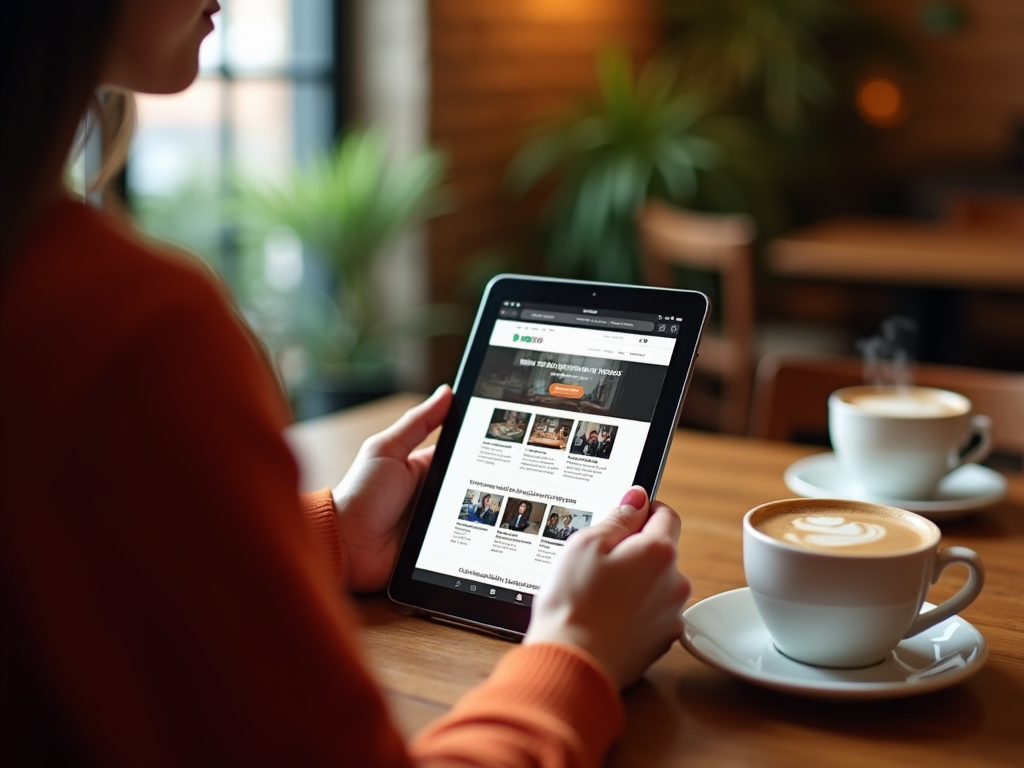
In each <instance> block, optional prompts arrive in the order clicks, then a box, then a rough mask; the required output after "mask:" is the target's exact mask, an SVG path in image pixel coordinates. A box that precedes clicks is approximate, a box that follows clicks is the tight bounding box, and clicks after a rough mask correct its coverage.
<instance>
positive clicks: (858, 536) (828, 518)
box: [782, 515, 886, 548]
mask: <svg viewBox="0 0 1024 768" xmlns="http://www.w3.org/2000/svg"><path fill="white" fill-rule="evenodd" d="M791 525H792V527H793V528H796V529H798V531H799V532H798V531H788V532H786V533H784V534H783V536H782V538H784V539H785V540H786V541H790V542H793V543H794V544H805V545H810V546H815V547H822V548H839V547H851V546H856V545H857V544H870V543H871V542H873V541H878V540H879V539H881V538H883V537H884V536H885V533H886V530H885V528H884V527H883V526H881V525H878V524H876V523H864V522H857V521H852V520H847V519H846V518H845V517H842V516H840V515H807V516H806V517H798V518H796V519H795V520H793V521H792V522H791Z"/></svg>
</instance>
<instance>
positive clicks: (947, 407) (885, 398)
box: [850, 394, 960, 418]
mask: <svg viewBox="0 0 1024 768" xmlns="http://www.w3.org/2000/svg"><path fill="white" fill-rule="evenodd" d="M850 403H851V405H855V406H857V407H858V408H859V409H861V410H862V411H865V412H867V413H872V414H876V415H878V416H902V417H904V418H927V417H931V416H950V415H952V414H955V413H958V412H960V409H958V408H956V407H955V406H954V405H952V404H951V403H949V402H947V401H945V400H940V399H938V398H926V397H919V396H913V395H898V394H893V395H861V396H859V397H855V398H851V400H850Z"/></svg>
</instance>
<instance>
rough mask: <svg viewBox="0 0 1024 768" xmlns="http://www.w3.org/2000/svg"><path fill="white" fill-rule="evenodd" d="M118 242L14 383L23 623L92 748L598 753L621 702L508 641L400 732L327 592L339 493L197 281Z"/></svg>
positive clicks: (11, 556) (583, 676)
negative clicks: (467, 682) (114, 262)
mask: <svg viewBox="0 0 1024 768" xmlns="http://www.w3.org/2000/svg"><path fill="white" fill-rule="evenodd" d="M67 237H68V238H69V239H71V238H70V235H67ZM108 245H110V248H109V249H108V250H111V251H112V250H113V249H114V248H115V247H122V248H123V247H124V246H122V245H120V244H118V243H112V244H108ZM73 246H74V243H73V242H71V243H69V244H63V243H62V246H61V247H73ZM98 247H99V246H97V248H98ZM128 257H129V258H126V259H125V262H124V263H125V264H127V265H129V266H126V267H123V268H122V267H121V266H118V270H120V271H111V273H110V274H109V275H107V276H105V278H104V280H103V282H102V287H101V288H97V289H96V295H95V296H91V297H89V301H88V302H85V301H84V300H81V299H79V298H78V297H79V296H81V295H82V294H83V290H84V289H83V288H82V287H83V286H86V285H87V284H89V281H90V280H93V281H94V282H95V280H94V278H93V277H92V272H93V271H95V270H94V268H93V269H92V270H90V269H89V268H87V267H86V266H84V261H85V260H84V259H83V267H82V272H81V277H80V279H78V280H77V282H75V281H70V279H69V282H71V283H73V284H74V285H75V286H76V288H78V289H79V290H78V292H77V293H69V299H68V301H65V302H62V303H55V304H54V307H55V309H51V310H50V312H51V314H52V315H53V317H52V318H49V317H48V319H47V321H48V322H50V321H51V320H52V323H53V327H54V331H53V339H54V340H53V341H52V343H49V344H46V343H40V342H39V341H38V340H36V341H35V342H34V343H33V344H25V345H21V346H18V345H17V344H14V343H12V344H11V346H10V348H11V349H14V350H15V354H13V356H12V357H11V359H12V360H14V362H13V363H12V368H13V369H15V370H26V371H32V372H33V378H32V379H31V380H28V379H24V386H21V384H18V381H21V379H12V380H11V381H10V382H8V384H7V385H6V386H7V388H6V389H5V390H4V392H5V394H6V395H9V397H8V398H7V401H8V402H18V403H19V404H20V406H21V407H20V408H19V409H9V411H8V413H7V414H6V415H5V422H4V423H5V430H4V434H3V438H2V445H3V447H4V449H3V459H4V462H5V468H7V469H9V470H10V472H9V473H8V474H6V476H5V487H4V496H3V498H4V501H5V503H4V505H3V513H2V515H0V521H2V524H3V530H2V533H3V535H2V536H0V555H2V557H0V561H2V563H3V568H2V569H0V575H2V578H3V580H4V584H3V587H4V590H7V589H11V590H14V589H16V590H17V595H18V599H17V601H15V602H11V603H10V604H11V608H10V611H9V614H10V615H9V616H8V618H9V619H10V624H9V626H10V627H12V628H15V629H16V630H17V632H18V633H19V636H21V637H23V642H19V643H18V646H19V647H23V648H27V649H30V652H31V654H32V658H31V659H29V660H27V662H26V668H27V669H38V670H44V672H40V674H39V675H38V677H37V679H36V680H35V682H34V683H33V688H34V689H35V691H36V695H41V692H45V695H47V696H49V697H50V698H51V699H52V701H53V702H54V709H55V711H58V712H59V713H60V717H61V722H65V723H67V724H68V725H67V732H68V733H69V734H70V735H71V738H72V742H73V743H74V745H76V746H75V748H76V749H77V751H78V753H79V754H80V756H81V758H82V759H81V760H80V762H83V763H90V764H91V763H96V764H102V765H110V766H122V765H123V766H134V765H147V766H153V767H154V768H159V767H160V766H165V765H166V766H177V765H247V766H263V765H267V766H280V765H302V766H320V765H323V766H344V765H351V766H360V767H361V768H362V767H364V766H365V767H366V768H390V767H391V766H396V767H397V766H403V767H404V766H411V765H414V764H419V765H423V766H431V767H433V766H440V765H450V764H452V763H456V764H459V765H471V766H472V765H479V766H493V765H501V766H509V768H511V767H512V766H524V767H525V766H536V765H542V766H549V767H554V766H574V767H577V766H578V767H579V768H583V767H584V766H593V765H596V764H597V763H598V762H599V760H600V759H601V756H602V755H603V753H604V751H605V750H606V749H607V746H608V744H609V743H610V741H611V740H612V739H613V738H614V736H615V735H616V733H617V732H618V730H619V728H620V727H621V719H622V715H621V704H620V703H619V701H618V697H617V695H616V693H615V691H614V689H613V687H612V686H611V685H610V683H609V682H608V681H607V680H606V679H605V677H604V675H603V673H602V672H601V671H600V670H599V668H598V666H597V665H596V663H594V661H593V660H591V659H588V658H586V657H585V656H584V655H582V654H581V653H579V652H577V651H575V650H572V649H569V648H564V647H558V646H531V647H525V648H516V649H512V650H511V651H510V652H509V653H508V654H507V656H506V658H505V659H504V660H503V661H502V662H501V663H500V664H499V665H498V667H497V669H496V670H495V672H494V674H493V675H492V676H491V677H490V678H489V679H488V680H487V681H485V682H484V683H483V684H482V685H481V686H479V687H478V688H477V689H475V690H474V691H472V692H470V693H469V694H468V695H467V697H465V699H463V701H461V702H460V703H459V704H458V705H457V706H456V707H455V708H454V709H453V710H452V711H451V712H450V713H449V714H447V715H446V716H444V717H443V718H442V719H441V720H440V721H439V722H437V723H436V724H434V725H433V726H431V727H430V728H429V729H427V731H426V732H425V733H424V734H422V735H421V736H420V737H419V738H418V739H417V740H416V741H415V742H414V743H413V744H411V745H407V744H406V743H405V742H404V741H403V740H402V738H401V737H400V735H399V734H398V731H397V729H396V728H395V726H394V724H393V722H392V720H391V718H390V715H389V712H388V708H387V705H386V702H385V700H384V696H383V695H382V692H381V689H380V688H379V687H378V685H377V684H376V682H375V681H374V680H373V678H372V675H371V674H370V672H369V671H368V670H367V668H366V667H365V665H364V664H363V663H362V661H361V659H360V653H359V648H358V641H357V638H356V631H355V627H356V626H357V619H356V616H355V611H354V609H353V607H352V605H351V603H349V602H348V600H347V599H346V598H345V597H344V595H339V592H338V589H337V576H338V574H339V573H340V572H341V570H342V566H343V565H344V564H343V562H342V548H341V542H340V539H339V538H338V531H337V529H336V526H335V525H334V519H333V505H332V504H331V502H330V494H329V492H327V491H321V492H319V493H317V494H311V495H308V496H305V497H300V494H299V493H298V490H297V489H298V471H297V467H296V465H295V461H294V459H293V458H292V456H291V453H290V452H289V449H288V447H287V444H286V442H285V440H284V438H283V436H282V429H283V426H284V422H283V418H282V415H281V409H280V406H279V402H278V396H277V394H276V391H275V389H274V386H273V384H272V382H270V381H269V379H268V377H267V374H266V371H265V370H264V368H263V366H262V365H261V363H260V362H259V361H258V359H257V357H256V355H255V354H254V353H253V350H252V348H251V346H250V345H249V344H248V342H247V341H246V339H245V337H244V335H243V334H242V333H241V331H240V329H239V327H238V325H237V322H236V321H235V318H234V317H233V316H232V315H231V313H230V312H229V311H228V310H227V309H226V308H225V307H224V305H223V302H222V301H221V299H220V297H219V296H218V295H217V292H216V291H215V290H214V289H213V287H212V286H210V285H209V284H208V282H207V281H206V280H205V278H200V277H199V276H197V275H194V274H192V273H191V272H189V271H188V270H181V269H177V268H174V269H170V268H167V269H163V268H161V270H160V271H158V274H157V275H156V277H155V279H154V276H153V275H151V274H149V273H146V270H147V269H149V267H148V266H147V267H136V266H131V265H133V264H135V263H136V257H138V259H144V258H147V257H148V258H152V257H149V256H148V254H146V253H139V254H136V253H131V254H128ZM151 271H156V270H155V269H154V270H151ZM121 275H123V278H122V277H120V276H121ZM40 284H41V285H42V284H43V282H42V278H40ZM43 292H45V288H44V289H41V290H40V293H43ZM103 292H105V293H103ZM24 295H25V302H26V305H28V304H29V303H30V301H29V300H30V296H29V294H28V293H25V294H24ZM75 301H78V302H79V303H78V304H74V305H73V306H72V304H73V302H75ZM67 307H70V309H67ZM58 310H59V311H65V312H71V311H72V310H73V311H74V313H75V314H74V316H73V317H71V318H62V317H60V316H58V315H57V314H55V313H56V312H58ZM108 310H109V311H108ZM85 318H89V320H88V322H86V321H85ZM12 327H14V326H13V325H12ZM21 327H24V326H23V325H22V326H21ZM76 334H77V335H76ZM57 340H60V341H61V344H58V343H57ZM5 343H6V342H5ZM15 347H17V348H16V349H15ZM4 349H5V350H6V349H8V347H4ZM54 349H61V350H64V351H65V352H64V354H63V355H62V356H54V355H53V354H52V350H54ZM50 370H52V371H53V374H52V375H45V374H46V372H47V371H50ZM39 382H42V385H43V386H42V387H41V386H40V384H39ZM51 383H52V384H51ZM16 384H17V386H15V385H16ZM33 398H35V399H33ZM43 416H45V419H46V420H43V421H41V420H40V419H41V418H42V417H43ZM47 420H48V421H47ZM55 436H59V439H54V437H55ZM43 456H45V460H43V459H41V458H39V457H43ZM55 480H59V483H60V489H61V492H60V493H51V492H40V491H39V489H40V488H44V489H45V488H52V487H54V482H55ZM12 510H14V511H16V512H17V514H15V513H13V512H12ZM318 550H319V552H318ZM322 552H326V553H327V557H326V558H324V557H322V556H321V553H322ZM325 564H326V566H330V570H328V567H326V566H325ZM332 576H333V578H332ZM5 594H6V592H5ZM6 604H7V603H6V602H5V605H6Z"/></svg>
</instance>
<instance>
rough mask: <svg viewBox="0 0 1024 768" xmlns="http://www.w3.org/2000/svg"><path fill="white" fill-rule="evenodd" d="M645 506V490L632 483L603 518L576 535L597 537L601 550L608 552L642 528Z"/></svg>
mask: <svg viewBox="0 0 1024 768" xmlns="http://www.w3.org/2000/svg"><path fill="white" fill-rule="evenodd" d="M647 507H648V504H647V491H645V490H644V489H643V488H641V487H640V486H639V485H634V486H633V487H632V488H630V489H629V490H628V491H626V493H625V495H624V496H623V497H622V501H620V502H619V505H618V506H617V507H615V508H614V509H613V510H612V511H611V512H610V513H609V514H608V516H607V517H605V519H604V520H602V521H601V522H600V523H598V524H597V525H594V526H592V527H591V528H587V529H585V530H583V531H581V532H580V533H577V534H576V536H581V535H582V534H587V538H598V539H600V541H601V549H602V551H604V552H608V551H610V550H612V549H614V548H615V547H617V546H618V545H619V544H620V543H622V541H623V540H624V539H626V538H628V537H629V536H632V535H633V534H635V533H636V532H637V531H639V530H640V529H641V528H643V526H644V523H645V522H646V520H647Z"/></svg>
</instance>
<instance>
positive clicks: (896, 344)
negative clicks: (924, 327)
mask: <svg viewBox="0 0 1024 768" xmlns="http://www.w3.org/2000/svg"><path fill="white" fill-rule="evenodd" d="M916 336H917V323H915V322H914V321H913V320H911V319H910V318H908V317H903V316H902V315H892V316H891V317H887V318H886V319H885V320H883V321H882V326H881V334H880V335H878V336H870V337H868V338H866V339H858V340H857V349H858V350H859V351H860V353H861V355H862V356H863V358H864V381H865V382H867V383H868V384H871V385H873V386H876V387H897V388H905V387H909V386H910V385H911V384H912V383H913V380H914V372H913V363H914V358H913V356H912V355H911V353H910V348H911V347H912V346H913V342H914V340H915V338H916Z"/></svg>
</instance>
